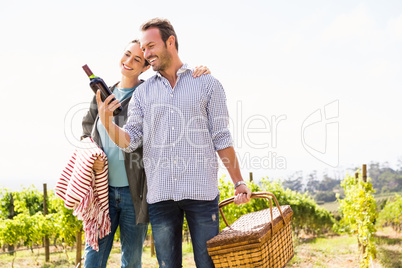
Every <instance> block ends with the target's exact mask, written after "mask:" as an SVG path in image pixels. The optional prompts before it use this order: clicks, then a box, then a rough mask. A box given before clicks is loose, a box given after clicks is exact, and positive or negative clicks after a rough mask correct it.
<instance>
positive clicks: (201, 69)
mask: <svg viewBox="0 0 402 268" xmlns="http://www.w3.org/2000/svg"><path fill="white" fill-rule="evenodd" d="M210 73H211V71H210V70H209V69H208V67H207V66H203V65H200V66H196V67H195V68H194V72H193V77H199V76H201V75H204V74H210Z"/></svg>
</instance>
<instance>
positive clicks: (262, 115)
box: [0, 0, 402, 189]
mask: <svg viewBox="0 0 402 268" xmlns="http://www.w3.org/2000/svg"><path fill="white" fill-rule="evenodd" d="M153 17H162V18H167V19H169V20H170V21H171V22H172V24H173V26H174V27H175V30H176V33H177V36H178V41H179V56H180V58H181V59H182V61H183V62H186V63H188V64H190V65H191V66H196V65H206V66H208V67H209V69H210V70H211V72H212V74H213V75H214V76H215V77H216V78H217V79H218V80H219V81H220V82H221V83H222V85H223V86H224V89H225V92H226V97H227V104H228V109H229V113H230V119H231V120H230V122H231V124H230V128H231V131H232V135H233V140H234V147H235V150H236V153H237V156H238V159H239V161H240V165H241V171H242V175H243V177H244V178H245V179H248V177H249V172H253V177H254V179H257V180H258V179H259V178H262V177H269V178H270V179H282V180H283V179H285V178H287V177H289V176H292V175H293V174H295V173H296V172H298V171H302V174H303V176H304V177H306V176H308V174H310V173H312V172H314V171H317V173H318V174H324V173H327V174H328V175H329V176H332V177H337V178H340V177H342V176H343V175H344V173H345V172H346V171H347V170H353V169H355V168H357V167H361V165H362V164H369V163H371V162H379V163H388V165H390V166H391V167H395V168H396V167H397V163H398V160H399V159H402V124H401V123H402V122H401V121H402V120H401V117H400V116H401V105H400V103H401V95H402V94H401V84H402V83H401V75H400V74H401V73H402V66H401V64H402V61H401V59H402V53H401V45H402V2H401V1H386V2H385V1H382V2H379V1H286V2H285V1H265V0H261V1H257V0H250V1H210V0H206V1H202V2H198V1H197V2H190V1H158V0H156V1H151V2H150V1H120V0H116V1H82V0H80V1H75V0H72V1H63V2H61V1H44V0H38V1H28V0H21V1H1V2H0V28H1V35H2V37H1V42H0V77H1V79H0V85H1V88H2V95H3V96H2V105H1V106H0V109H1V110H0V111H1V114H2V118H3V119H2V120H1V131H0V148H1V154H0V170H1V173H0V186H3V187H7V188H11V189H20V188H21V187H28V186H30V185H34V186H36V187H38V188H39V187H42V184H43V183H46V184H48V188H52V187H54V185H55V183H56V181H57V179H58V178H59V175H60V173H61V171H62V169H63V168H64V166H65V164H66V163H67V161H68V159H69V158H70V156H71V154H72V153H73V151H74V148H75V147H76V146H77V145H78V143H79V137H80V134H81V120H82V117H83V116H84V115H85V113H86V110H87V109H88V105H89V102H90V100H91V98H92V96H93V93H92V91H91V89H90V88H89V85H88V82H89V81H88V78H87V76H86V75H85V73H84V72H83V70H82V68H81V67H82V66H83V65H84V64H88V65H89V66H90V67H91V69H92V71H93V72H94V73H95V74H96V75H98V76H100V77H102V78H103V79H104V80H105V81H106V83H107V84H109V85H112V84H114V83H115V82H117V81H119V79H120V72H119V67H118V63H119V60H120V57H121V55H122V52H123V50H124V48H125V46H126V45H127V43H128V42H129V41H131V40H132V39H135V38H138V37H140V31H139V27H140V25H141V24H142V23H143V22H145V21H146V20H148V19H151V18H153ZM153 74H154V72H153V71H152V70H150V71H147V72H146V73H144V74H143V75H142V77H141V78H143V79H147V78H149V77H150V76H152V75H153ZM222 175H227V176H228V174H227V172H226V170H225V169H224V168H222V169H221V170H220V173H219V176H222Z"/></svg>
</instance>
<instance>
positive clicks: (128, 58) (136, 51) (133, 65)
mask: <svg viewBox="0 0 402 268" xmlns="http://www.w3.org/2000/svg"><path fill="white" fill-rule="evenodd" d="M144 64H145V59H144V54H143V53H142V50H141V48H140V45H139V44H137V43H130V44H128V46H127V47H126V49H125V50H124V53H123V56H122V57H121V60H120V69H121V74H122V75H124V76H127V77H133V76H137V77H138V76H139V75H140V74H141V73H142V72H145V71H146V70H147V69H148V68H149V66H147V67H144Z"/></svg>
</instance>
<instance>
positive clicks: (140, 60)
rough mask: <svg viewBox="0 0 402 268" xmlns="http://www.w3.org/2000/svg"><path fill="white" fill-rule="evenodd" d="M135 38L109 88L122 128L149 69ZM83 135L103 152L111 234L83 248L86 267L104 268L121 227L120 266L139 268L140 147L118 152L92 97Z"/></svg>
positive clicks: (144, 208)
mask: <svg viewBox="0 0 402 268" xmlns="http://www.w3.org/2000/svg"><path fill="white" fill-rule="evenodd" d="M149 67H150V66H149V63H148V62H147V61H146V60H145V59H144V56H143V53H142V50H141V47H140V43H139V41H138V40H134V41H132V42H130V43H129V44H128V46H127V48H126V49H125V51H124V53H123V56H122V58H121V60H120V69H121V74H122V77H121V81H120V82H118V83H116V84H115V85H114V86H112V87H111V91H113V94H114V95H115V98H116V99H118V100H119V102H120V103H121V107H122V108H123V110H122V112H120V114H118V115H117V116H115V117H114V120H115V122H116V124H117V125H119V126H120V127H122V126H123V125H124V124H125V122H126V120H127V108H128V104H129V102H130V99H131V95H132V93H133V92H134V90H135V89H136V87H137V86H139V85H140V84H141V83H142V82H144V81H143V80H140V79H139V75H140V74H141V73H143V72H145V71H146V70H148V69H149ZM206 73H210V72H209V70H208V68H206V67H203V66H201V67H200V68H196V69H195V71H194V72H193V76H194V77H197V76H200V75H202V74H206ZM82 127H83V135H82V137H81V139H83V138H85V137H92V139H93V140H94V141H95V142H96V143H97V144H98V145H99V147H100V148H101V149H102V150H103V151H104V152H105V153H106V156H107V158H108V168H109V215H110V220H111V233H110V234H109V235H107V236H105V237H104V238H102V239H99V251H95V250H93V249H92V247H90V246H89V245H86V247H85V253H86V258H85V267H86V268H90V267H106V264H107V260H108V257H109V254H110V251H111V249H112V245H113V240H114V234H115V232H116V230H117V227H118V226H119V227H120V241H121V267H141V256H142V246H143V243H144V240H145V237H146V235H147V231H148V222H149V218H148V205H147V202H146V192H147V186H146V177H145V172H144V168H143V163H142V148H138V149H137V150H136V151H134V152H132V153H125V152H123V151H121V150H120V149H119V148H118V147H117V146H116V145H115V144H114V143H113V142H112V141H111V140H110V139H109V136H108V134H107V133H106V130H105V128H104V127H103V125H102V123H101V121H100V120H99V117H98V109H97V104H96V98H95V97H94V98H93V100H92V102H91V105H90V108H89V111H88V113H87V115H86V116H85V117H84V118H83V121H82ZM103 167H104V161H103V159H98V160H97V161H95V163H94V167H93V169H94V171H95V172H97V171H101V170H102V169H103Z"/></svg>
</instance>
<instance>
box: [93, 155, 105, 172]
mask: <svg viewBox="0 0 402 268" xmlns="http://www.w3.org/2000/svg"><path fill="white" fill-rule="evenodd" d="M104 168H105V159H103V158H102V157H101V156H98V158H97V159H96V160H95V162H94V165H93V166H92V169H93V170H94V171H95V173H100V172H102V171H103V169H104Z"/></svg>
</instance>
